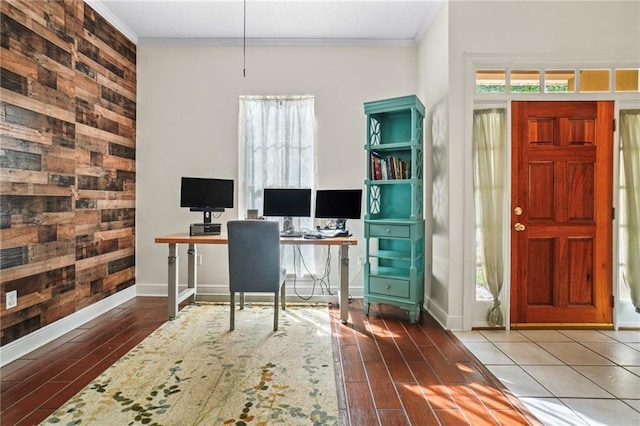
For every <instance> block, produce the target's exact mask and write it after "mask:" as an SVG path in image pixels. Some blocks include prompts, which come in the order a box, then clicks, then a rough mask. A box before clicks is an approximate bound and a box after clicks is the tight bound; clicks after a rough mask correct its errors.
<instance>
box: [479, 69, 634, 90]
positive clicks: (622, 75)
mask: <svg viewBox="0 0 640 426" xmlns="http://www.w3.org/2000/svg"><path fill="white" fill-rule="evenodd" d="M596 92H599V93H607V92H640V68H608V69H606V68H603V69H595V68H581V69H481V70H477V71H476V93H596Z"/></svg>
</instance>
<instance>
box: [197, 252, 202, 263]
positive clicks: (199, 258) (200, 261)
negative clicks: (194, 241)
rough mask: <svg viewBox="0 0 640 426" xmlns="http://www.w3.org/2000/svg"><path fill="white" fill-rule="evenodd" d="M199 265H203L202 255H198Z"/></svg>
mask: <svg viewBox="0 0 640 426" xmlns="http://www.w3.org/2000/svg"><path fill="white" fill-rule="evenodd" d="M198 265H202V255H201V254H199V255H198Z"/></svg>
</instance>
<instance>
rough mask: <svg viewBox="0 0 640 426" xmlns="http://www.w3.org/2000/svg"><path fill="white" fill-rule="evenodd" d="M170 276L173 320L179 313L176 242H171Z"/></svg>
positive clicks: (169, 302)
mask: <svg viewBox="0 0 640 426" xmlns="http://www.w3.org/2000/svg"><path fill="white" fill-rule="evenodd" d="M168 269H169V277H168V280H167V282H168V284H169V286H168V289H167V292H168V296H169V300H168V304H169V319H170V320H172V319H174V318H175V317H176V315H177V314H178V252H177V251H176V244H175V243H170V244H169V268H168Z"/></svg>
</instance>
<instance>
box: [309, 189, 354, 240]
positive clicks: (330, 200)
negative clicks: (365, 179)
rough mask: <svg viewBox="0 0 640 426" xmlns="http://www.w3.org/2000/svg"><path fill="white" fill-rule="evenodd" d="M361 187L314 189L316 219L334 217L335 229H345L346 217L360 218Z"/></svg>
mask: <svg viewBox="0 0 640 426" xmlns="http://www.w3.org/2000/svg"><path fill="white" fill-rule="evenodd" d="M361 210H362V190H361V189H325V190H318V191H316V215H315V217H316V218H318V219H335V220H336V228H337V229H342V230H344V229H346V221H347V219H360V213H361Z"/></svg>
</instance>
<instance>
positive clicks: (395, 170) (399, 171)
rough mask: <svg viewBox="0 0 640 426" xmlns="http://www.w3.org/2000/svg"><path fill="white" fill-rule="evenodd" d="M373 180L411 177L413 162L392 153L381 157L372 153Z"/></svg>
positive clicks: (371, 170) (371, 168)
mask: <svg viewBox="0 0 640 426" xmlns="http://www.w3.org/2000/svg"><path fill="white" fill-rule="evenodd" d="M370 174H371V176H370V179H371V180H398V179H410V178H411V163H409V162H407V161H404V160H402V159H400V158H399V157H395V156H392V155H389V156H386V157H381V156H380V154H378V153H376V152H372V153H371V167H370Z"/></svg>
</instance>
